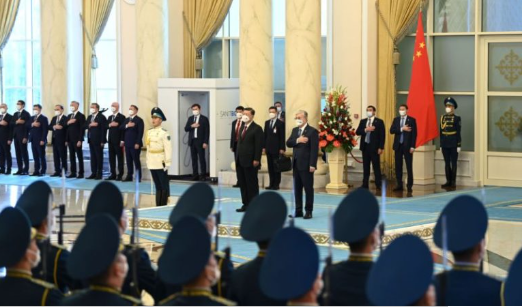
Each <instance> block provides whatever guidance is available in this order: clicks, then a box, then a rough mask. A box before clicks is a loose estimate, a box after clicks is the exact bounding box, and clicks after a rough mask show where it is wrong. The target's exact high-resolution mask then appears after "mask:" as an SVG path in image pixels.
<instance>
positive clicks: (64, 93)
mask: <svg viewBox="0 0 525 307" xmlns="http://www.w3.org/2000/svg"><path fill="white" fill-rule="evenodd" d="M67 3H68V1H67V0H55V1H42V2H41V15H40V18H41V23H40V24H41V27H40V33H41V39H42V41H41V42H42V87H41V89H42V107H43V110H42V112H43V113H44V114H45V115H46V116H47V117H48V118H49V120H51V118H52V117H53V116H54V106H55V105H56V104H62V105H63V106H64V108H65V110H66V112H67V110H68V103H69V102H68V101H67V100H68V54H67V52H68V36H67V31H68V28H67V27H65V26H64V25H66V24H67V22H68V18H67V16H68V15H67V13H68V5H67ZM79 82H82V81H81V80H80V81H79ZM30 112H31V110H30ZM49 135H51V134H49Z"/></svg>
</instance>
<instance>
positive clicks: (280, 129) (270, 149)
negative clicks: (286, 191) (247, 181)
mask: <svg viewBox="0 0 525 307" xmlns="http://www.w3.org/2000/svg"><path fill="white" fill-rule="evenodd" d="M268 112H269V116H270V119H269V120H267V121H266V123H264V144H263V153H266V158H267V159H268V175H269V176H270V185H269V186H267V187H266V190H279V185H280V184H281V171H280V170H278V169H276V168H275V163H276V162H277V161H278V160H279V155H282V154H284V151H285V146H284V122H282V121H280V120H279V119H277V108H276V107H270V108H269V110H268Z"/></svg>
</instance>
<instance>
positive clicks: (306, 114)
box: [295, 110, 308, 119]
mask: <svg viewBox="0 0 525 307" xmlns="http://www.w3.org/2000/svg"><path fill="white" fill-rule="evenodd" d="M297 114H303V115H304V118H306V119H308V112H306V111H305V110H299V111H297V112H295V115H297Z"/></svg>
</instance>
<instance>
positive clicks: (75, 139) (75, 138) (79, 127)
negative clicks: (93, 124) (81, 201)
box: [66, 101, 86, 179]
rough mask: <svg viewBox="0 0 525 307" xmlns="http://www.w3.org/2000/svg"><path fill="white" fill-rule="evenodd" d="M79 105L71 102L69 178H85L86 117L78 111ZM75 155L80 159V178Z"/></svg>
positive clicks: (68, 133) (67, 141) (67, 138)
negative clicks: (84, 144)
mask: <svg viewBox="0 0 525 307" xmlns="http://www.w3.org/2000/svg"><path fill="white" fill-rule="evenodd" d="M78 107H79V103H78V102H77V101H71V105H70V109H71V114H69V116H68V120H67V130H66V131H67V132H66V146H68V147H69V162H70V164H71V165H70V166H71V173H70V174H69V176H67V178H79V179H80V178H84V155H83V154H82V142H83V141H84V132H85V130H86V129H85V128H84V124H85V122H86V117H85V116H84V114H82V113H80V111H78ZM75 155H76V156H77V157H78V177H77V164H76V160H75Z"/></svg>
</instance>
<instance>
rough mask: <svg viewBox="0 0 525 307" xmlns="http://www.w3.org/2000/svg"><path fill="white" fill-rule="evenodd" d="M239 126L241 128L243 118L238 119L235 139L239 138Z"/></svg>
mask: <svg viewBox="0 0 525 307" xmlns="http://www.w3.org/2000/svg"><path fill="white" fill-rule="evenodd" d="M239 128H241V120H240V119H238V120H237V127H235V141H238V140H239Z"/></svg>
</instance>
